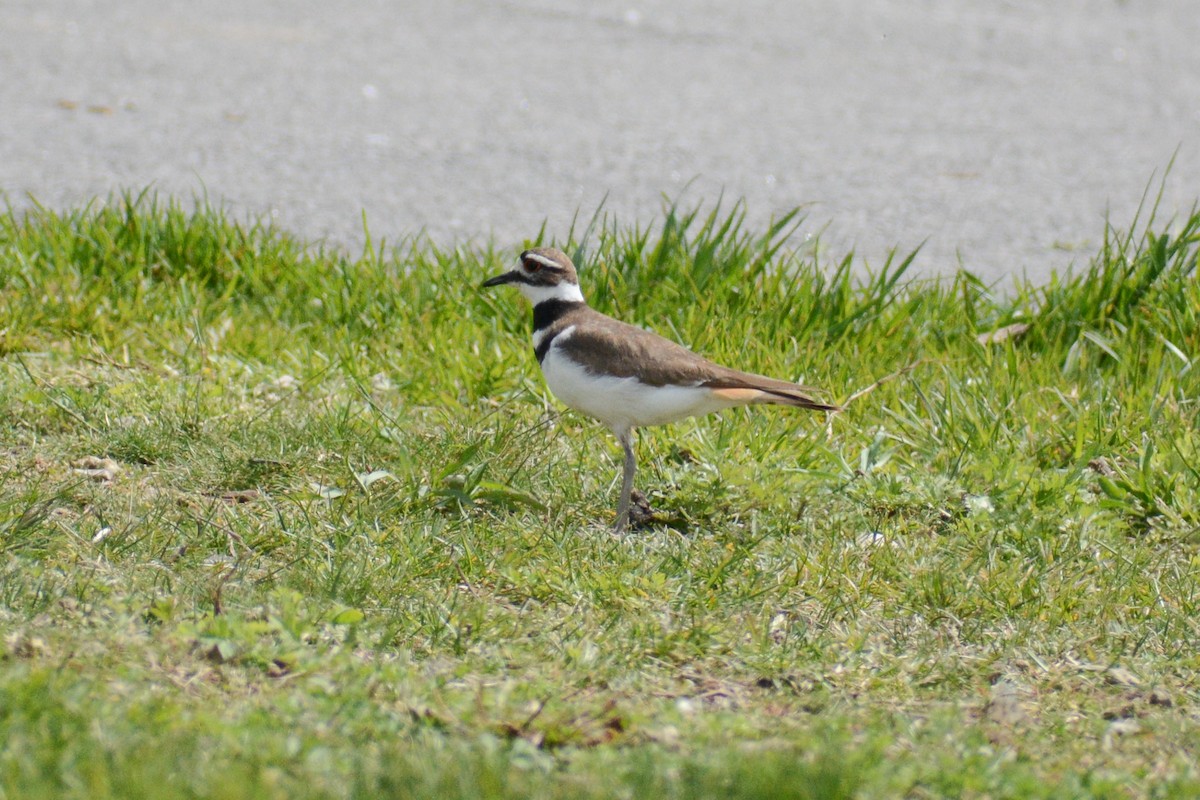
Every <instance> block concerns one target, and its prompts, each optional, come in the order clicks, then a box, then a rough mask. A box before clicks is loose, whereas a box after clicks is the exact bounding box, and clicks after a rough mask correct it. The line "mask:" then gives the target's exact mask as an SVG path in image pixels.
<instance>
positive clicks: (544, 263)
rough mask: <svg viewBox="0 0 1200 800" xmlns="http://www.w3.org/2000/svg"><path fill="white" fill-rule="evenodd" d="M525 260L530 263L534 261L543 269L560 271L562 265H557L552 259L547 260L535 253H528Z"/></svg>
mask: <svg viewBox="0 0 1200 800" xmlns="http://www.w3.org/2000/svg"><path fill="white" fill-rule="evenodd" d="M525 258H527V259H529V260H530V261H536V262H538V263H539V264H541V265H542V266H543V267H553V268H554V269H562V264H559V263H558V262H557V261H555V260H554V259H553V258H547V257H546V256H542V255H538V254H537V253H530V254H528V255H527V256H525Z"/></svg>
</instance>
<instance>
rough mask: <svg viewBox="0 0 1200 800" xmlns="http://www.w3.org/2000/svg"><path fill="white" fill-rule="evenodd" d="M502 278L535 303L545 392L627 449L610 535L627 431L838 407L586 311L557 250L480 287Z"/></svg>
mask: <svg viewBox="0 0 1200 800" xmlns="http://www.w3.org/2000/svg"><path fill="white" fill-rule="evenodd" d="M505 283H511V284H515V285H516V287H517V288H518V289H520V291H521V294H523V295H525V297H527V298H528V299H529V301H530V302H531V303H533V353H534V355H535V356H537V360H538V363H539V364H541V367H542V375H543V376H544V377H545V379H546V385H547V386H549V387H550V391H552V392H553V393H554V395H555V396H556V397H557V398H558V399H559V400H561V401H562V402H564V403H565V404H567V405H568V406H570V407H571V408H573V409H575V410H576V411H580V412H582V413H584V414H587V415H588V416H590V417H594V418H595V419H598V420H600V421H601V422H603V423H604V424H605V425H607V426H608V427H609V428H611V429H612V432H613V433H614V434H616V437H617V439H618V441H620V442H621V447H622V448H623V449H624V450H625V468H624V473H623V475H622V480H621V499H620V502H619V503H618V504H617V519H616V522H615V524H614V525H613V530H614V531H615V532H617V533H620V532H621V531H622V530H623V529H624V528H625V525H626V522H627V521H628V519H629V509H630V498H631V495H632V492H633V476H634V472H635V471H636V469H637V463H636V461H635V459H634V454H633V429H634V428H639V427H642V426H643V425H664V424H666V423H668V422H674V421H675V420H679V419H683V418H684V417H691V416H696V415H698V414H708V413H710V412H712V411H719V410H720V409H723V408H733V407H735V406H744V405H750V404H758V403H767V404H774V405H782V406H795V407H797V408H811V409H813V410H815V411H837V410H838V407H837V406H833V405H829V404H828V403H822V402H821V401H819V400H814V399H813V398H811V397H809V396H808V394H807V392H811V391H814V390H813V389H811V388H810V387H807V386H799V385H797V384H794V383H788V382H787V381H780V380H775V379H774V378H766V377H763V376H762V375H754V374H751V373H749V372H741V371H739V370H736V369H730V368H729V367H723V366H721V365H720V364H714V363H713V362H711V361H709V360H708V359H706V358H704V357H703V356H699V355H697V354H696V353H693V352H692V351H691V350H688V349H687V348H685V347H682V346H681V345H678V344H676V343H675V342H672V341H671V340H669V339H664V338H663V337H661V336H659V335H658V334H656V333H652V332H650V331H648V330H644V329H642V328H637V327H634V326H633V325H628V324H626V323H624V322H620V321H619V320H615V319H613V318H612V317H609V316H605V315H604V314H601V313H600V312H599V311H595V310H593V309H591V308H589V307H588V304H587V301H585V300H584V299H583V292H581V291H580V289H579V276H578V275H577V274H576V272H575V265H574V264H572V263H571V259H569V258H567V255H566V254H565V253H563V252H562V251H561V250H556V249H554V248H551V247H538V248H534V249H532V250H526V251H525V252H524V253H521V257H520V259H519V260H518V261H517V265H516V266H515V267H514V268H513V269H511V270H509V271H508V272H505V273H504V274H502V275H497V276H496V277H494V278H490V279H489V280H487V281H484V283H483V285H484V286H485V287H487V286H499V285H501V284H505Z"/></svg>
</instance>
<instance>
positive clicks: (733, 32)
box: [0, 0, 1200, 280]
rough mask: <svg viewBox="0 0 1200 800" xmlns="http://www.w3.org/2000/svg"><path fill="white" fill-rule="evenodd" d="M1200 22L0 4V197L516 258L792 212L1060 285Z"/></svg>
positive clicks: (862, 242) (840, 231)
mask: <svg viewBox="0 0 1200 800" xmlns="http://www.w3.org/2000/svg"><path fill="white" fill-rule="evenodd" d="M1198 42H1200V11H1197V9H1196V4H1195V3H1194V0H1127V1H1126V2H1119V1H1118V0H1054V2H1044V0H1036V2H1035V1H1033V0H1030V1H1029V2H1025V1H1024V0H1022V1H1020V2H1018V1H1015V0H1014V1H1010V2H1002V1H1000V0H997V1H996V2H982V0H977V1H976V2H970V3H962V2H951V0H945V1H944V2H943V1H938V0H913V1H912V2H906V3H900V2H887V1H886V0H841V2H820V3H818V2H795V3H786V2H779V1H778V0H774V1H773V2H767V1H766V0H748V1H746V2H740V3H729V2H722V1H721V0H672V1H671V2H667V0H622V1H621V2H613V0H594V1H593V2H587V1H586V0H563V1H562V2H550V0H510V1H509V2H482V0H474V1H471V2H412V3H404V2H385V1H384V0H354V2H350V1H349V0H334V2H324V3H308V2H285V1H284V0H257V1H256V2H254V3H243V2H232V1H231V0H197V1H196V2H191V3H187V4H184V3H163V2H161V1H160V0H124V1H123V2H121V3H102V2H87V1H86V0H74V1H73V2H69V1H68V0H4V2H0V192H3V193H4V195H5V196H6V198H7V200H8V202H9V203H12V204H14V205H16V206H17V207H18V208H20V207H24V206H27V205H28V203H29V202H30V200H29V197H30V196H32V197H34V198H36V199H37V201H39V202H41V203H43V204H46V205H49V206H52V207H65V206H69V205H75V204H79V203H82V202H85V201H86V200H88V199H89V198H92V197H95V196H105V195H108V194H109V193H110V192H112V191H113V190H115V189H120V188H122V187H131V188H135V189H137V188H142V187H145V186H147V185H153V186H154V187H155V188H156V189H157V190H158V191H159V192H160V193H163V194H172V195H178V196H180V197H183V198H190V197H192V196H193V195H195V194H197V193H200V192H204V193H207V195H208V197H209V198H211V199H213V200H217V201H220V202H223V203H226V204H227V205H228V206H229V207H230V208H231V209H232V210H234V211H235V212H236V213H238V214H241V215H250V214H254V215H269V216H270V217H271V218H272V219H274V220H275V221H277V223H278V224H279V225H281V226H282V227H284V228H286V229H288V230H291V231H293V232H295V233H297V234H299V235H301V236H303V237H306V238H313V239H323V240H325V241H327V242H330V243H332V244H335V245H338V246H345V247H348V248H351V249H356V248H357V247H359V246H360V244H361V241H362V228H361V219H362V213H363V211H364V210H365V212H366V215H367V218H368V221H369V224H370V228H371V231H372V235H373V236H374V237H375V238H377V239H378V238H387V239H389V240H397V239H399V238H401V237H404V236H408V235H412V234H414V233H417V232H422V231H423V232H425V233H426V234H428V235H429V236H431V237H432V238H434V239H435V240H437V241H439V242H441V243H443V244H450V243H453V242H456V241H463V240H468V239H474V240H480V239H484V240H486V239H487V238H488V237H492V238H493V239H494V241H495V243H496V244H497V246H499V247H502V248H516V247H517V246H519V245H520V243H521V241H522V240H523V239H525V238H526V237H530V236H533V235H534V234H535V233H536V231H537V230H538V228H539V227H540V226H541V224H542V221H543V220H547V221H548V230H549V232H550V233H551V234H552V235H558V236H562V235H563V234H565V232H566V229H567V226H568V224H569V222H570V220H571V217H572V216H573V215H574V214H575V213H576V212H577V211H581V212H582V213H583V214H584V215H588V214H590V213H591V211H592V210H594V209H595V208H596V206H597V205H598V204H599V203H600V201H601V199H602V198H604V197H605V196H607V198H608V200H607V203H606V208H607V209H608V211H609V212H611V213H612V214H614V215H615V216H616V218H617V219H619V220H621V221H622V222H624V223H628V224H632V223H635V222H636V223H639V224H642V225H651V224H653V223H654V222H655V221H656V220H657V219H659V218H660V214H661V207H662V196H663V194H666V195H668V196H671V197H677V198H682V199H684V200H685V201H687V202H695V201H701V200H705V201H708V202H711V201H713V200H715V199H716V198H717V197H718V196H720V195H721V194H722V193H724V196H725V197H726V198H727V199H729V198H737V197H744V198H745V199H746V201H747V208H748V213H749V220H750V222H751V224H754V225H759V224H761V223H762V222H763V221H764V220H766V219H767V218H769V217H770V216H771V215H772V214H776V213H779V212H781V211H783V210H786V209H788V208H791V207H793V206H797V205H802V204H803V205H806V207H807V209H808V215H809V220H810V223H809V226H808V230H810V231H811V232H813V233H815V232H817V231H818V230H821V229H822V228H824V231H825V232H824V233H823V234H822V237H821V238H822V241H823V242H824V244H825V246H826V248H827V250H828V251H829V252H830V254H831V255H839V254H841V253H843V252H845V251H847V250H848V249H850V248H852V247H853V248H856V249H857V252H858V253H859V254H860V255H862V256H863V257H865V258H866V259H867V260H868V261H869V262H872V263H878V262H879V260H880V259H882V258H883V255H884V254H885V253H886V252H887V250H888V249H890V248H892V247H894V246H898V247H901V248H908V247H912V246H915V245H917V244H918V243H920V242H921V241H923V240H927V242H926V245H925V247H924V249H923V251H922V252H921V254H920V256H919V257H918V261H917V266H918V268H919V269H920V270H921V271H923V272H925V273H928V274H937V273H944V272H947V271H949V270H952V269H954V268H955V267H956V266H958V265H959V264H960V263H961V265H962V266H964V267H966V268H968V269H971V270H973V271H975V272H977V273H978V274H980V275H981V276H983V277H984V278H985V279H988V280H1001V279H1003V278H1004V276H1006V275H1012V274H1021V273H1025V274H1029V275H1031V276H1033V277H1039V276H1043V275H1045V274H1046V273H1047V272H1048V271H1049V270H1050V269H1054V268H1060V269H1061V268H1063V267H1065V266H1067V265H1068V264H1070V263H1071V262H1076V263H1079V262H1082V261H1086V259H1087V258H1088V256H1089V255H1091V254H1092V253H1093V252H1094V251H1095V250H1096V248H1097V247H1098V246H1099V243H1100V240H1101V236H1102V234H1103V230H1104V224H1105V219H1106V216H1107V217H1108V218H1110V219H1111V220H1112V222H1113V223H1114V224H1115V225H1118V226H1124V225H1127V224H1128V222H1129V220H1130V219H1131V218H1132V216H1133V213H1134V210H1135V208H1136V206H1137V204H1138V202H1139V200H1140V198H1141V196H1142V193H1143V191H1144V190H1145V188H1146V187H1147V185H1148V183H1150V181H1151V180H1152V178H1154V176H1161V175H1162V172H1163V170H1164V168H1165V167H1166V166H1167V164H1168V162H1169V161H1170V159H1171V158H1172V155H1173V154H1176V153H1177V157H1176V160H1175V165H1174V169H1173V171H1172V172H1171V173H1170V175H1169V176H1168V179H1167V182H1166V184H1165V190H1164V199H1163V206H1162V212H1161V213H1162V214H1163V215H1164V216H1170V215H1172V214H1180V213H1186V212H1187V211H1188V210H1189V209H1190V208H1191V207H1192V205H1193V203H1194V202H1195V200H1196V199H1197V197H1200V47H1198V46H1197V43H1198Z"/></svg>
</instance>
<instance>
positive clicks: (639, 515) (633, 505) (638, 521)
mask: <svg viewBox="0 0 1200 800" xmlns="http://www.w3.org/2000/svg"><path fill="white" fill-rule="evenodd" d="M629 499H630V501H631V502H630V505H629V525H630V527H637V526H639V525H647V524H649V523H651V522H653V521H654V517H655V513H656V512H655V511H654V509H653V508H652V507H651V506H650V501H649V500H648V499H647V498H646V495H644V494H642V493H641V492H639V491H638V490H637V489H634V490H633V493H632V494H631V495H630V498H629Z"/></svg>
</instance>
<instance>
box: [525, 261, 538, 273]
mask: <svg viewBox="0 0 1200 800" xmlns="http://www.w3.org/2000/svg"><path fill="white" fill-rule="evenodd" d="M541 268H542V262H540V261H534V260H533V259H532V258H527V259H525V269H526V270H528V271H529V272H537V271H538V270H539V269H541Z"/></svg>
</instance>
